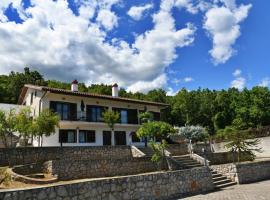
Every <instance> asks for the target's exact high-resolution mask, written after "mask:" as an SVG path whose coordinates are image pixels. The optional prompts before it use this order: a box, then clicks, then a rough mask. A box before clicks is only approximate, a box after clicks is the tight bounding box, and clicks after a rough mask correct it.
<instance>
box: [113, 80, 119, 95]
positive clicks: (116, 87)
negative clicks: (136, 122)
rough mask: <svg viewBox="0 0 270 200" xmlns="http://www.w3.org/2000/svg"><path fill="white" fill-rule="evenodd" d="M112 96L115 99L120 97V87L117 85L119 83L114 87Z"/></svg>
mask: <svg viewBox="0 0 270 200" xmlns="http://www.w3.org/2000/svg"><path fill="white" fill-rule="evenodd" d="M112 96H113V97H118V85H117V83H115V84H113V85H112Z"/></svg>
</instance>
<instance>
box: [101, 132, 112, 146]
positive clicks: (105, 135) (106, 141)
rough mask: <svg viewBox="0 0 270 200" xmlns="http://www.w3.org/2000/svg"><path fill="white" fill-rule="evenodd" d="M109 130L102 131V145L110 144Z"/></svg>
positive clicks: (110, 135)
mask: <svg viewBox="0 0 270 200" xmlns="http://www.w3.org/2000/svg"><path fill="white" fill-rule="evenodd" d="M111 137H112V133H111V131H103V145H112V140H111Z"/></svg>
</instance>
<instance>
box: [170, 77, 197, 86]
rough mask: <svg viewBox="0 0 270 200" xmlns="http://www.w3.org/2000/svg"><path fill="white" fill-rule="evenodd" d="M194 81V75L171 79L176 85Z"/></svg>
mask: <svg viewBox="0 0 270 200" xmlns="http://www.w3.org/2000/svg"><path fill="white" fill-rule="evenodd" d="M192 81H194V79H193V78H192V77H185V78H183V79H178V78H174V79H172V80H171V82H172V83H173V84H175V85H179V84H180V83H189V82H192Z"/></svg>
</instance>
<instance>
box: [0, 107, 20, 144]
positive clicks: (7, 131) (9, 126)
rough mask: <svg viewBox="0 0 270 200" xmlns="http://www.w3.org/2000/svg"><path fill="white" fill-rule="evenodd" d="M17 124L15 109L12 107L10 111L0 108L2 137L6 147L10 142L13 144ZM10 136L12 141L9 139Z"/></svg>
mask: <svg viewBox="0 0 270 200" xmlns="http://www.w3.org/2000/svg"><path fill="white" fill-rule="evenodd" d="M15 125H16V113H15V110H14V109H11V110H10V111H9V112H8V113H5V112H4V111H2V110H0V139H1V140H2V141H3V144H4V145H5V147H8V146H9V144H11V145H12V140H11V139H12V135H13V132H15V130H16V129H15ZM9 138H10V142H9V141H8V140H9Z"/></svg>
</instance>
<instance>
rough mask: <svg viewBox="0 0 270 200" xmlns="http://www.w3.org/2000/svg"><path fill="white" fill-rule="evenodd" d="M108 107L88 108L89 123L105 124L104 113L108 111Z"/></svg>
mask: <svg viewBox="0 0 270 200" xmlns="http://www.w3.org/2000/svg"><path fill="white" fill-rule="evenodd" d="M106 109H107V108H106V107H103V106H87V108H86V113H87V121H90V122H104V119H103V117H102V113H103V112H104V111H105V110H106Z"/></svg>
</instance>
